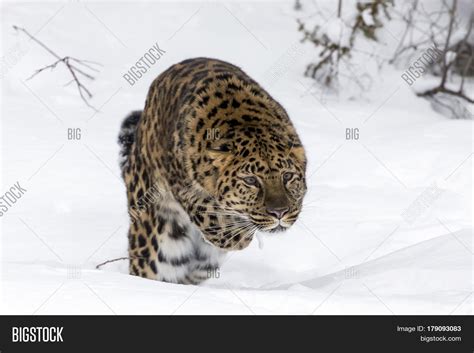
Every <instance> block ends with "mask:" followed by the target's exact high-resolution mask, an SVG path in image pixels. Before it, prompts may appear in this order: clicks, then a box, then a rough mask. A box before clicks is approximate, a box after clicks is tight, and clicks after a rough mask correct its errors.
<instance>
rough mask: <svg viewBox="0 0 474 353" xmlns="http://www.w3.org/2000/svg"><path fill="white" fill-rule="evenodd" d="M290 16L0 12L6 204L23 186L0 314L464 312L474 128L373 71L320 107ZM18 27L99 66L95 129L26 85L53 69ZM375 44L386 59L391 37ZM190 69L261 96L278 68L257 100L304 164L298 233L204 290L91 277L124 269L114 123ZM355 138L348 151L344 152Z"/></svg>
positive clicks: (119, 7)
mask: <svg viewBox="0 0 474 353" xmlns="http://www.w3.org/2000/svg"><path fill="white" fill-rule="evenodd" d="M291 8H292V2H287V3H269V2H266V3H256V2H254V3H248V2H246V3H237V2H234V3H227V4H226V5H225V7H224V6H222V5H220V4H212V5H211V4H207V5H202V6H201V5H200V4H197V3H186V4H179V3H171V2H167V3H156V2H152V3H151V2H149V3H136V4H135V3H133V4H132V3H117V2H109V3H83V2H81V3H78V2H69V3H67V4H66V5H63V4H62V3H51V2H48V3H37V4H31V3H4V4H3V5H2V13H3V18H2V24H1V28H2V56H3V57H4V58H7V59H8V60H9V61H8V62H9V64H8V66H2V71H1V72H2V73H4V77H3V79H2V95H1V97H2V103H1V107H2V120H1V133H2V140H1V141H2V149H1V150H2V158H1V163H2V169H1V170H2V173H1V178H2V179H1V185H2V186H1V190H0V192H1V193H2V194H3V193H4V192H6V191H7V190H8V189H9V187H10V186H12V185H14V184H15V183H16V182H17V181H19V182H20V185H21V186H22V187H24V188H25V189H27V192H26V193H25V195H23V196H22V198H20V199H19V200H18V201H17V202H16V203H15V204H14V205H13V207H12V208H11V209H9V210H8V211H7V212H6V213H5V214H4V215H3V216H2V217H0V224H1V236H0V241H1V266H2V268H1V282H0V283H1V287H0V313H2V314H32V313H35V314H114V313H116V314H255V313H256V314H392V313H395V314H450V313H455V314H472V304H473V296H472V290H473V289H472V283H473V282H472V281H473V271H472V121H467V120H449V119H447V118H445V117H443V116H441V115H439V114H437V113H436V112H434V111H433V110H432V109H431V108H430V104H429V102H428V101H425V100H423V99H420V98H418V97H416V96H415V94H414V93H413V92H412V90H411V88H410V87H409V86H408V85H407V84H406V83H405V82H404V81H403V80H402V79H401V77H400V75H401V74H402V72H403V70H401V69H400V70H398V71H397V70H395V69H393V68H390V67H385V68H384V69H383V70H384V71H382V72H377V71H375V69H374V68H373V67H372V66H371V65H370V63H369V62H368V60H367V59H365V60H366V61H363V60H362V59H361V60H360V64H359V69H360V70H368V71H369V72H370V73H371V74H372V75H373V76H374V85H373V87H372V89H371V90H369V91H366V92H351V93H350V94H347V95H341V96H340V97H339V98H338V97H337V96H334V95H326V94H323V95H322V96H321V93H319V92H317V88H316V87H313V88H312V85H313V81H311V80H310V79H306V78H303V72H304V68H305V64H306V63H308V62H309V61H310V60H311V57H312V47H311V45H310V44H305V47H304V50H295V49H294V48H295V47H294V46H295V43H297V42H298V41H299V40H300V34H299V33H298V32H297V31H296V28H297V26H296V23H295V20H294V13H293V12H292V11H291ZM263 13H264V14H265V17H264V20H262V14H263ZM14 24H16V25H18V26H23V27H26V28H27V29H29V30H30V31H31V32H33V33H34V32H37V31H39V32H38V33H37V36H38V37H39V39H41V40H43V41H44V42H45V43H47V44H48V45H49V46H50V47H51V48H54V49H55V50H57V51H58V52H60V53H61V55H70V56H75V57H78V58H81V59H82V58H83V59H87V60H94V61H99V62H101V63H102V64H103V65H104V66H103V68H102V69H101V72H100V74H99V76H98V77H97V79H96V80H95V81H93V82H88V87H89V88H90V90H91V91H92V92H93V93H94V98H93V100H92V104H94V105H95V106H97V107H100V112H99V113H97V114H95V113H94V112H93V111H92V110H91V109H90V108H88V107H87V106H85V104H84V103H83V102H82V101H81V100H80V98H78V94H77V91H76V89H75V87H74V86H71V85H69V86H67V87H64V84H65V83H67V82H68V81H69V77H68V73H67V72H66V70H64V68H57V69H55V70H53V71H45V72H43V73H41V74H40V75H39V76H37V77H35V78H33V79H32V80H29V81H25V80H26V78H28V77H29V76H30V75H31V74H32V73H33V72H34V71H35V70H36V69H38V68H40V67H42V66H44V65H48V64H50V63H52V61H53V58H52V57H51V56H50V55H49V54H48V53H46V52H45V51H44V49H42V48H40V47H38V45H36V44H35V43H32V42H29V41H28V40H26V39H25V37H24V36H23V35H22V34H17V33H15V31H14V30H13V29H12V28H11V26H12V25H14ZM392 30H393V29H392ZM395 33H396V31H395ZM381 40H383V41H385V42H386V43H387V46H388V47H392V48H395V47H396V42H395V41H394V39H393V38H392V37H391V36H390V35H388V34H387V33H385V37H383V36H382V39H381ZM156 42H158V43H159V44H160V48H161V47H162V48H163V49H164V50H165V51H166V53H165V54H164V56H163V57H162V58H161V59H160V60H159V61H158V62H157V63H156V64H155V65H154V66H152V67H151V68H150V70H149V72H147V73H146V74H145V75H144V77H142V78H141V79H140V80H139V81H138V83H136V84H135V85H133V86H130V85H129V84H128V83H127V82H126V81H125V80H124V79H123V78H122V75H123V74H124V73H126V72H127V71H128V70H129V68H130V67H131V66H132V65H134V64H135V62H136V60H137V58H139V57H141V56H142V55H143V54H144V52H145V51H146V50H148V48H150V47H151V46H152V45H153V44H155V43H156ZM12 48H13V49H12ZM14 48H21V49H22V50H16V49H14ZM289 50H290V51H291V53H295V54H294V55H291V60H289V59H288V51H289ZM196 56H209V57H217V58H220V59H223V60H228V61H230V62H233V63H235V64H238V65H239V66H241V67H242V68H243V69H244V70H245V71H247V73H249V74H250V75H251V76H252V77H254V78H255V79H256V80H258V81H260V82H262V84H264V85H265V84H266V83H265V82H266V81H265V77H267V76H268V72H269V70H270V71H271V70H272V68H275V67H278V68H279V69H278V70H277V71H275V72H277V74H278V79H273V80H272V84H271V85H270V84H268V85H267V86H265V87H266V88H267V89H268V90H269V91H270V93H271V94H272V95H273V96H274V97H275V98H276V99H278V100H279V101H280V102H281V103H282V104H283V105H284V106H285V108H286V109H287V111H288V113H289V115H290V116H291V118H292V120H293V122H294V124H295V126H296V129H297V130H298V131H299V133H300V135H301V138H302V141H303V143H304V145H305V147H306V150H307V155H308V159H309V165H308V173H307V178H308V180H307V181H308V185H309V192H308V195H307V197H306V199H305V207H304V210H303V213H302V215H301V217H300V220H299V221H298V222H297V223H296V224H295V225H294V226H293V227H292V229H290V230H289V231H288V232H287V233H284V234H278V235H262V236H261V237H262V238H263V239H264V242H265V247H263V248H259V246H258V242H257V240H255V241H253V242H252V244H251V245H250V246H249V248H247V249H245V250H243V251H241V252H232V253H231V254H229V256H228V257H227V259H226V261H225V262H224V265H223V266H222V268H221V269H220V271H219V272H218V273H217V274H216V276H215V277H216V278H213V279H211V280H209V281H208V282H206V283H205V284H203V285H201V286H198V287H196V286H183V285H175V284H168V283H161V282H156V281H150V280H145V279H141V278H137V277H132V276H129V275H127V264H126V261H117V262H114V263H111V264H107V265H105V266H103V267H102V268H101V270H96V269H95V266H96V265H97V264H99V263H101V262H104V261H106V260H108V259H113V258H118V257H121V256H126V247H127V240H126V233H127V226H128V219H127V213H126V201H125V189H124V185H123V183H122V181H121V180H120V176H119V175H120V172H119V168H118V151H119V148H118V145H117V143H116V139H117V135H118V130H119V126H120V123H121V121H122V119H123V117H125V115H126V114H127V113H128V112H130V111H132V110H135V109H140V108H141V107H143V105H144V101H145V97H146V93H147V88H148V86H149V84H150V83H151V81H152V80H153V79H154V77H156V76H157V75H158V74H159V73H160V72H162V71H163V70H165V69H166V68H168V67H169V66H170V65H172V64H173V63H176V62H178V61H180V60H183V59H185V58H189V57H196ZM282 58H283V59H282ZM282 62H285V63H286V64H285V65H282V64H281V63H282ZM3 65H4V64H3ZM22 81H24V82H23V83H22ZM30 90H31V91H30ZM349 98H351V99H349ZM68 128H80V129H81V139H80V140H76V141H75V140H68V139H67V129H68ZM355 128H358V129H359V136H360V138H359V140H346V129H355ZM349 131H354V130H349ZM433 189H436V195H435V197H434V196H431V197H429V195H432V194H430V192H432V190H433Z"/></svg>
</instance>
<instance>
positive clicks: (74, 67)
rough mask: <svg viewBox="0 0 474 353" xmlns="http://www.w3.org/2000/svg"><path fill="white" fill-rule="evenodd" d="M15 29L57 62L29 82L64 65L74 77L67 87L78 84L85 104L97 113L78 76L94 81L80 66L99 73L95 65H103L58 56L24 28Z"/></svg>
mask: <svg viewBox="0 0 474 353" xmlns="http://www.w3.org/2000/svg"><path fill="white" fill-rule="evenodd" d="M13 28H14V29H15V30H16V31H21V32H23V33H25V34H26V35H27V36H28V37H29V38H30V39H31V40H33V41H35V42H36V43H37V44H39V45H40V46H41V47H42V48H43V49H45V50H46V51H47V52H48V53H50V54H51V55H52V56H54V57H55V58H56V61H55V62H54V63H52V64H51V65H47V66H45V67H43V68H41V69H38V70H36V71H35V72H34V73H33V74H32V75H31V76H30V77H29V78H28V80H31V79H32V78H33V77H35V76H36V75H38V74H39V73H40V72H43V71H44V70H46V69H51V70H53V69H54V68H56V66H57V65H58V64H60V63H62V64H64V65H65V66H66V68H67V69H68V71H69V73H70V74H71V76H72V80H71V81H69V82H68V83H67V84H66V86H67V85H69V84H71V83H72V82H75V83H76V87H77V90H78V91H79V95H80V96H81V99H82V100H83V101H84V103H86V105H87V106H88V107H89V108H92V109H94V110H95V111H97V109H96V108H95V107H94V106H92V105H91V104H90V103H89V99H91V98H92V93H91V92H90V91H89V89H88V88H87V87H86V86H85V85H84V84H83V83H82V82H81V81H80V80H79V78H78V75H82V76H83V77H85V78H87V79H89V80H94V79H95V77H94V76H92V75H91V74H89V73H87V72H85V71H84V69H82V68H79V67H78V66H79V65H81V66H83V67H84V68H87V69H89V70H91V71H94V72H99V70H97V69H96V68H95V67H94V65H97V66H102V65H101V64H99V63H97V62H94V61H89V60H79V59H76V58H73V57H70V56H65V57H61V56H59V55H58V54H56V53H55V52H54V51H53V50H51V49H50V48H49V47H47V46H46V45H45V44H44V43H42V42H41V41H39V40H38V39H37V38H35V37H34V36H33V35H31V34H30V33H29V32H28V31H27V30H26V29H24V28H21V27H18V26H13Z"/></svg>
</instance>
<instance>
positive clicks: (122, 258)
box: [95, 257, 145, 270]
mask: <svg viewBox="0 0 474 353" xmlns="http://www.w3.org/2000/svg"><path fill="white" fill-rule="evenodd" d="M136 259H145V257H118V258H116V259H112V260H107V261H104V262H102V263H100V264H98V265H97V266H96V267H95V268H96V269H97V270H98V269H100V268H101V267H102V266H104V265H107V264H109V263H111V262H116V261H122V260H136Z"/></svg>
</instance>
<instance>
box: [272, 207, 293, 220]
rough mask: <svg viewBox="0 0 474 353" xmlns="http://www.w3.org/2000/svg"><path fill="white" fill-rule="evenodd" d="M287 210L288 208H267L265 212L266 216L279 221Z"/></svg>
mask: <svg viewBox="0 0 474 353" xmlns="http://www.w3.org/2000/svg"><path fill="white" fill-rule="evenodd" d="M289 209H290V208H289V207H267V212H268V214H270V215H272V216H274V217H276V218H278V219H281V218H282V217H283V216H284V215H285V214H286V213H287V212H288V210H289Z"/></svg>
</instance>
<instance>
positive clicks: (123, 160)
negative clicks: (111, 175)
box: [118, 110, 142, 171]
mask: <svg viewBox="0 0 474 353" xmlns="http://www.w3.org/2000/svg"><path fill="white" fill-rule="evenodd" d="M141 116H142V111H141V110H135V111H133V112H131V113H130V114H128V115H127V117H126V118H125V120H124V121H123V122H122V126H121V127H120V132H119V137H118V143H119V145H120V168H121V169H122V171H124V169H125V167H126V166H127V165H128V158H129V156H130V152H131V150H132V145H133V142H134V141H135V135H136V131H137V125H138V122H139V121H140V117H141Z"/></svg>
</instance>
